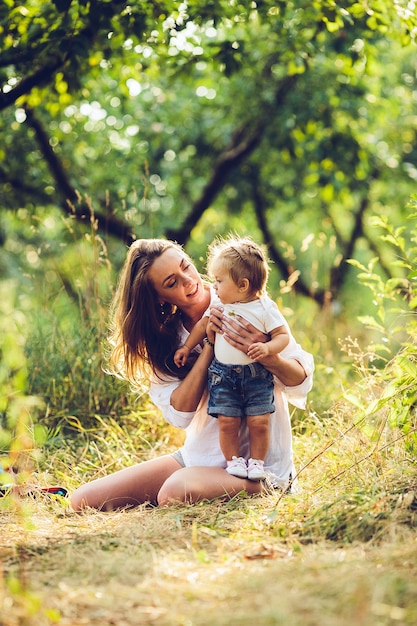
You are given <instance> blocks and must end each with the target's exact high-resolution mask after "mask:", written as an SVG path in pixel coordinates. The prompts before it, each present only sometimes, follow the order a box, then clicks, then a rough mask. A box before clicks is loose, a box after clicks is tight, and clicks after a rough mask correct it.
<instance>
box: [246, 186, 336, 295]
mask: <svg viewBox="0 0 417 626" xmlns="http://www.w3.org/2000/svg"><path fill="white" fill-rule="evenodd" d="M252 199H253V204H254V208H255V215H256V218H257V222H258V226H259V229H260V231H261V232H262V235H263V240H264V242H265V245H266V246H267V247H268V250H269V255H270V257H271V260H272V261H273V263H274V264H275V265H276V266H277V267H278V268H279V270H280V272H281V274H282V275H283V277H284V278H285V279H286V280H287V279H289V278H290V276H291V275H292V274H293V273H294V269H295V268H293V267H292V266H291V265H290V264H289V263H287V261H286V260H285V259H284V257H283V256H282V255H281V254H280V252H279V250H278V248H277V247H276V246H275V242H274V238H273V235H272V233H271V231H270V229H269V226H268V224H267V220H266V209H265V202H264V198H263V196H262V194H261V192H260V190H259V185H258V181H256V182H255V184H254V185H253V186H252ZM293 289H294V291H295V292H297V293H299V294H301V295H303V296H307V297H308V298H311V299H313V300H314V301H315V302H317V303H318V304H319V305H320V306H323V305H324V304H325V303H327V302H328V301H329V293H328V292H327V291H325V290H323V289H317V290H312V289H310V288H309V287H307V285H306V284H305V282H304V281H303V280H302V279H301V278H300V277H299V278H298V279H297V280H296V281H295V282H294V284H293Z"/></svg>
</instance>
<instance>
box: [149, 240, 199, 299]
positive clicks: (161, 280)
mask: <svg viewBox="0 0 417 626" xmlns="http://www.w3.org/2000/svg"><path fill="white" fill-rule="evenodd" d="M149 278H150V279H151V281H152V284H153V286H154V288H155V290H156V292H157V294H158V297H159V302H160V303H161V304H162V303H164V302H169V303H170V304H175V305H176V306H177V307H178V308H179V309H181V310H184V309H186V308H187V307H189V306H193V305H196V304H200V303H202V302H203V301H205V299H206V292H205V290H204V288H203V283H202V280H201V276H200V274H199V273H198V272H197V269H196V268H195V267H194V265H193V264H192V263H190V261H189V259H188V257H187V256H185V254H184V253H182V252H181V251H180V250H177V249H176V248H168V249H167V250H165V252H163V253H162V254H161V255H160V256H159V257H158V258H157V259H155V261H154V262H153V264H152V267H151V268H150V270H149Z"/></svg>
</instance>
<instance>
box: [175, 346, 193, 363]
mask: <svg viewBox="0 0 417 626" xmlns="http://www.w3.org/2000/svg"><path fill="white" fill-rule="evenodd" d="M189 354H190V349H189V348H188V347H187V346H181V348H178V350H177V351H176V352H175V354H174V363H175V365H176V366H177V367H183V366H184V365H185V364H186V363H187V360H188V355H189Z"/></svg>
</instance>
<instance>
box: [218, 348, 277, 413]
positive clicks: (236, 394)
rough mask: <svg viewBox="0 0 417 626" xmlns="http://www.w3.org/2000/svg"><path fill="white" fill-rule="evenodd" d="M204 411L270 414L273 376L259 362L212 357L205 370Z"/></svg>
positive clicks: (272, 408) (271, 409)
mask: <svg viewBox="0 0 417 626" xmlns="http://www.w3.org/2000/svg"><path fill="white" fill-rule="evenodd" d="M208 390H209V401H208V409H207V413H208V414H209V415H211V416H213V417H217V416H218V415H226V416H227V417H246V416H248V415H264V414H265V413H273V412H274V411H275V406H274V377H273V376H272V374H271V372H268V370H267V369H265V368H264V367H263V366H262V365H260V363H248V365H226V364H225V363H220V361H218V360H217V359H216V358H214V359H213V361H212V362H211V365H210V367H209V370H208Z"/></svg>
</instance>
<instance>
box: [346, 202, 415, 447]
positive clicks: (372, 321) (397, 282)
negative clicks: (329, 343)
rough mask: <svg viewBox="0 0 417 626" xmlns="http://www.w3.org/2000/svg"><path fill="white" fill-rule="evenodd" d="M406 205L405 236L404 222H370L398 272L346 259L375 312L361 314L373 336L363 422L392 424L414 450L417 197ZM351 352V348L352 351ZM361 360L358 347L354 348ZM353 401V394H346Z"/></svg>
mask: <svg viewBox="0 0 417 626" xmlns="http://www.w3.org/2000/svg"><path fill="white" fill-rule="evenodd" d="M408 208H409V209H410V211H411V213H410V216H409V220H410V222H411V224H412V225H411V228H410V229H409V239H406V237H404V236H403V233H404V231H405V230H406V229H405V227H400V228H394V227H392V226H391V225H390V224H389V223H388V221H387V220H386V219H382V218H374V220H373V225H374V226H375V227H380V228H382V229H383V234H382V235H381V238H382V239H383V240H384V241H385V242H387V243H389V244H391V246H392V249H393V252H394V260H393V262H392V266H395V267H398V268H399V269H400V272H401V274H400V276H398V277H395V278H390V279H388V280H386V281H384V280H383V279H382V278H381V276H380V274H379V273H378V272H377V271H376V270H377V266H378V259H373V260H372V261H371V262H370V263H369V265H368V266H367V267H365V266H363V265H361V264H360V263H358V262H357V261H355V260H351V261H350V263H351V265H353V266H354V267H357V268H358V269H359V270H360V273H359V274H358V279H359V280H360V282H361V283H362V284H363V285H365V286H366V287H368V288H369V289H370V290H371V291H372V295H373V302H374V305H375V314H374V315H373V316H371V315H368V316H366V317H362V318H360V320H361V321H362V323H363V324H364V325H365V326H366V327H367V328H368V329H369V331H370V332H372V333H373V336H374V337H375V339H374V340H373V341H372V342H371V343H370V344H369V345H368V346H367V348H366V350H365V352H366V355H367V358H366V363H365V365H366V367H363V363H362V365H361V367H360V369H361V371H362V372H363V380H362V384H363V386H364V387H365V388H367V389H368V391H370V392H371V393H370V394H368V397H369V400H368V401H367V402H365V403H364V402H363V397H362V398H357V402H356V404H357V405H358V406H360V407H361V409H362V416H363V418H366V420H365V421H366V424H367V425H368V426H369V424H370V422H371V421H373V422H375V421H378V417H379V419H380V420H381V418H382V422H381V423H382V424H383V425H385V424H386V425H388V426H389V428H391V429H395V428H397V429H400V430H401V431H402V433H403V434H404V437H405V442H406V447H407V449H408V451H409V452H410V453H411V454H412V455H413V456H414V457H415V453H416V452H417V434H416V427H417V424H416V416H417V315H416V313H417V265H416V259H417V212H416V209H417V199H416V198H413V199H412V200H411V201H410V203H409V206H408ZM351 353H352V352H351ZM357 355H358V356H359V359H360V360H363V352H362V353H360V352H358V353H357ZM350 398H351V399H353V401H354V402H355V400H354V398H353V396H350Z"/></svg>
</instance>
